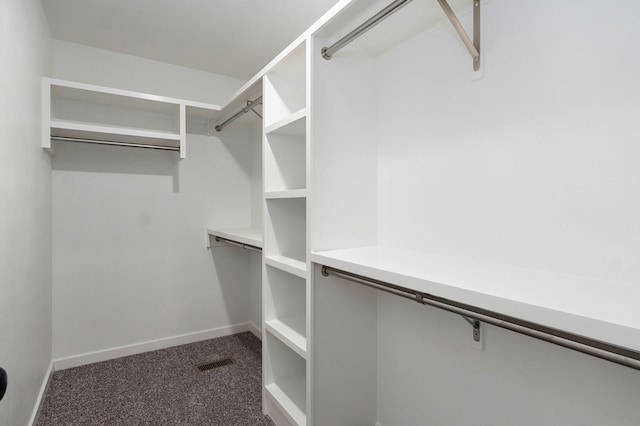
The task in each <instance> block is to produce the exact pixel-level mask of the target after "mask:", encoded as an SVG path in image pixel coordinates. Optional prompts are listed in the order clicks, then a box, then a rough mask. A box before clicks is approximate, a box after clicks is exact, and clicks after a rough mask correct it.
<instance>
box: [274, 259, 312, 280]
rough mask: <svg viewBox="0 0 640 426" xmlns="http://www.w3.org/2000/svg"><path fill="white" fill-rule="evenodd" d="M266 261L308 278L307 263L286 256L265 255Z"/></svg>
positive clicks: (278, 267) (275, 266) (283, 269)
mask: <svg viewBox="0 0 640 426" xmlns="http://www.w3.org/2000/svg"><path fill="white" fill-rule="evenodd" d="M264 263H265V264H267V265H269V266H273V267H274V268H277V269H280V270H282V271H285V272H288V273H290V274H293V275H295V276H297V277H300V278H305V279H306V278H307V264H306V263H305V262H303V261H301V260H298V259H294V258H292V257H286V256H265V258H264Z"/></svg>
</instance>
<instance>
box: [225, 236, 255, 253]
mask: <svg viewBox="0 0 640 426" xmlns="http://www.w3.org/2000/svg"><path fill="white" fill-rule="evenodd" d="M215 240H216V242H218V243H226V244H229V245H232V246H235V247H240V248H243V249H247V250H252V251H257V252H258V253H262V249H261V248H260V247H256V246H252V245H251V244H244V243H239V242H237V241H233V240H229V239H227V238H223V237H218V236H216V237H215Z"/></svg>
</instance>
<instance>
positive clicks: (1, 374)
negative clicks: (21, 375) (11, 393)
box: [0, 367, 7, 400]
mask: <svg viewBox="0 0 640 426" xmlns="http://www.w3.org/2000/svg"><path fill="white" fill-rule="evenodd" d="M6 390H7V372H6V371H4V368H2V367H0V400H1V399H2V398H3V397H4V392H5V391H6Z"/></svg>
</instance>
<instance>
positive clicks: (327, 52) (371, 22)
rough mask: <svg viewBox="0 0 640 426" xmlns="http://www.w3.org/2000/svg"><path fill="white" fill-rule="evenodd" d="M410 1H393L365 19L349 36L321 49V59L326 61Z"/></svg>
mask: <svg viewBox="0 0 640 426" xmlns="http://www.w3.org/2000/svg"><path fill="white" fill-rule="evenodd" d="M410 1H411V0H395V1H394V2H393V3H391V4H390V5H388V6H387V7H385V8H384V9H382V10H381V11H380V12H378V13H376V14H375V15H373V16H372V17H371V18H369V19H367V20H366V21H365V22H364V23H363V24H362V25H360V26H359V27H358V28H356V29H355V30H353V31H351V32H350V33H349V34H347V35H346V36H344V37H342V38H341V39H340V40H338V41H336V42H335V43H333V44H332V45H331V46H329V47H323V48H322V50H321V51H320V52H321V53H322V57H323V58H325V59H326V60H329V59H331V57H332V56H333V54H334V53H336V52H337V51H338V50H340V49H342V48H343V47H344V46H346V45H347V44H349V43H351V42H352V41H353V40H355V39H356V38H358V37H360V36H361V35H362V34H364V33H366V32H367V31H369V30H370V29H371V28H372V27H374V26H376V25H377V24H379V23H380V22H381V21H383V20H384V19H385V18H387V17H388V16H389V15H391V14H393V13H394V12H396V11H397V10H398V9H400V8H401V7H402V6H405V5H406V4H407V3H409V2H410Z"/></svg>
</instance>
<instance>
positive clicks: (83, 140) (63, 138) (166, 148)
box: [51, 136, 180, 151]
mask: <svg viewBox="0 0 640 426" xmlns="http://www.w3.org/2000/svg"><path fill="white" fill-rule="evenodd" d="M51 140H55V141H63V142H80V143H95V144H98V145H115V146H128V147H132V148H147V149H161V150H164V151H180V148H179V147H176V146H164V145H151V144H144V143H130V142H118V141H109V140H101V139H86V138H71V137H66V136H51Z"/></svg>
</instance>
